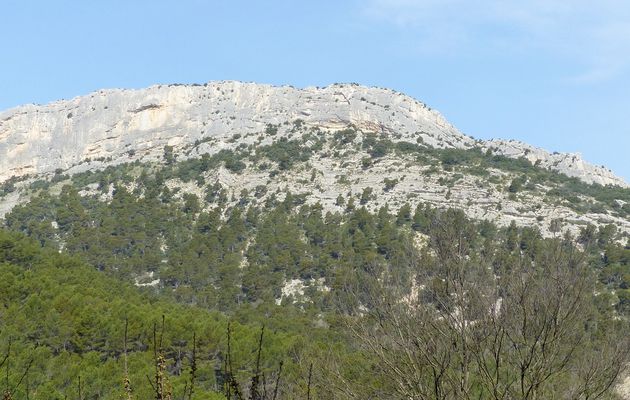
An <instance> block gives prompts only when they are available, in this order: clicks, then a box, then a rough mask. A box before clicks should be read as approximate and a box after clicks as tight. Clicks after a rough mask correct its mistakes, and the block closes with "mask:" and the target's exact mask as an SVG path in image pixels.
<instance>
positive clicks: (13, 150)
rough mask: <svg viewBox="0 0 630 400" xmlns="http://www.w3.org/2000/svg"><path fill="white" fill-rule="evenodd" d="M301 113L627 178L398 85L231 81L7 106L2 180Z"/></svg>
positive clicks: (1, 133) (590, 175) (393, 135)
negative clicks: (472, 122) (506, 135)
mask: <svg viewBox="0 0 630 400" xmlns="http://www.w3.org/2000/svg"><path fill="white" fill-rule="evenodd" d="M295 120H299V121H303V123H304V124H305V126H307V127H317V128H319V129H321V130H323V131H335V130H339V129H344V128H346V127H348V126H352V127H355V128H356V129H359V130H361V131H364V132H374V133H379V134H385V135H386V136H387V137H388V138H389V139H390V140H392V141H410V142H413V143H416V142H417V141H418V140H422V142H423V143H424V144H426V145H429V146H432V147H434V148H460V149H461V148H465V149H469V148H474V147H479V148H482V149H484V151H485V150H488V149H491V150H492V151H493V152H495V153H496V154H503V155H506V156H508V157H513V158H518V157H525V158H527V159H528V160H530V161H531V162H532V163H537V164H538V165H540V166H542V167H544V168H550V169H553V170H556V171H559V172H561V173H564V174H566V175H568V176H572V177H577V178H579V179H581V180H583V181H584V182H587V183H598V184H601V185H619V186H624V187H627V186H628V185H627V183H626V182H625V181H624V180H623V179H622V178H620V177H617V176H615V175H614V174H613V173H612V172H611V171H609V170H607V169H605V168H603V167H598V166H593V165H591V164H589V163H587V162H585V161H584V160H582V158H581V157H580V156H579V155H577V154H558V153H554V154H550V153H548V152H546V151H545V150H542V149H538V148H535V147H532V146H529V145H526V144H524V143H520V142H515V141H503V140H492V141H487V142H486V141H477V140H474V139H473V138H471V137H469V136H466V135H464V134H462V133H461V132H459V131H458V130H457V129H456V128H455V127H454V126H453V125H451V124H450V123H449V122H448V121H447V120H446V119H445V118H444V117H442V115H440V114H439V113H438V112H437V111H435V110H432V109H431V108H429V107H428V106H427V105H426V104H424V103H422V102H419V101H417V100H415V99H413V98H411V97H409V96H406V95H404V94H401V93H398V92H395V91H393V90H388V89H381V88H370V87H365V86H360V85H357V84H334V85H330V86H327V87H324V88H316V87H308V88H304V89H296V88H293V87H290V86H281V87H276V86H271V85H263V84H256V83H242V82H233V81H227V82H226V81H222V82H210V83H207V84H203V85H158V86H152V87H149V88H147V89H141V90H119V89H114V90H101V91H98V92H95V93H92V94H89V95H87V96H81V97H76V98H74V99H72V100H67V101H66V100H62V101H57V102H54V103H50V104H47V105H25V106H21V107H16V108H13V109H10V110H7V111H4V112H1V113H0V182H2V181H5V180H7V179H9V178H10V177H14V176H15V177H20V176H24V175H27V174H29V175H45V174H48V173H52V172H54V171H55V170H58V169H62V170H64V171H65V170H69V171H70V172H77V171H83V170H87V169H90V168H100V167H102V166H103V165H106V164H118V163H122V162H130V161H134V160H137V159H140V160H147V159H156V158H158V157H159V156H160V155H161V154H162V151H163V148H164V146H165V145H168V146H172V147H173V148H174V151H175V152H177V151H178V150H179V149H184V148H189V147H190V146H191V145H193V144H194V143H195V142H198V141H207V140H209V139H214V140H217V141H218V142H217V143H216V144H215V145H213V146H210V147H207V146H204V147H202V148H201V149H195V150H196V151H193V154H194V153H201V152H216V151H219V150H220V149H222V148H226V147H230V146H229V145H228V144H227V141H228V140H229V139H230V138H232V137H233V136H234V135H242V136H247V135H251V134H256V133H260V132H262V131H264V130H265V129H266V127H267V126H269V125H282V124H283V123H287V122H293V121H295ZM250 142H251V140H250Z"/></svg>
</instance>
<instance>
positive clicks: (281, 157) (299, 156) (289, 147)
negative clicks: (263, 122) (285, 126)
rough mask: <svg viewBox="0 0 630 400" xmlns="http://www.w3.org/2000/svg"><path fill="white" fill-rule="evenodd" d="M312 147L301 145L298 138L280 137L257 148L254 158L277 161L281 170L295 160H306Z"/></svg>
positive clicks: (288, 167)
mask: <svg viewBox="0 0 630 400" xmlns="http://www.w3.org/2000/svg"><path fill="white" fill-rule="evenodd" d="M311 154H312V149H311V148H310V147H308V146H305V145H303V144H302V143H301V142H300V141H298V140H288V139H286V138H284V137H283V138H280V139H278V140H277V141H275V142H274V143H273V144H270V145H267V146H262V147H259V148H257V150H256V157H255V159H259V158H262V157H264V158H267V159H269V160H270V161H272V162H276V163H278V169H279V170H281V171H284V170H288V169H290V168H291V167H292V166H293V164H295V163H297V162H305V161H308V160H309V158H310V157H311Z"/></svg>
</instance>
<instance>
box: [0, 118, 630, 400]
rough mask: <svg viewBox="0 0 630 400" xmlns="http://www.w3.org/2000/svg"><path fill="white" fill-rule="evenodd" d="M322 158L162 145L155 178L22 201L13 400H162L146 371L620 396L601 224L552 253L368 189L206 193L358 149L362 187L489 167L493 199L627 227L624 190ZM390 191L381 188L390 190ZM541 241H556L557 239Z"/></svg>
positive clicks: (498, 165)
mask: <svg viewBox="0 0 630 400" xmlns="http://www.w3.org/2000/svg"><path fill="white" fill-rule="evenodd" d="M293 129H294V130H298V129H303V123H302V122H299V121H296V122H294V124H293ZM268 131H269V132H267V133H268V134H269V135H277V134H278V127H276V126H270V127H268ZM358 138H361V139H362V140H361V141H359V140H358ZM328 140H329V142H326V139H325V137H324V135H317V134H316V133H315V132H310V133H307V134H304V135H303V136H302V138H300V140H295V139H293V140H292V139H290V138H285V137H281V138H278V139H277V140H276V141H275V142H273V143H272V144H270V145H266V146H259V147H257V148H255V149H254V148H253V147H249V148H248V147H247V146H245V145H243V146H239V147H237V148H236V149H235V150H221V151H219V152H218V153H216V154H214V155H203V156H201V157H200V158H192V159H188V160H177V158H176V156H175V154H173V153H172V151H170V152H169V150H168V148H165V154H164V157H165V165H156V164H142V163H139V162H135V163H130V164H125V165H119V166H116V167H108V168H106V169H104V170H102V171H97V172H86V173H82V174H77V175H74V176H72V177H67V176H65V175H63V174H62V173H61V172H62V171H60V173H59V174H56V175H55V178H54V179H52V180H51V181H38V182H35V183H33V184H32V185H31V186H30V188H29V190H30V194H32V198H31V200H30V201H29V202H27V203H25V204H22V205H18V206H16V207H15V208H14V209H13V210H12V211H11V212H10V213H9V214H7V215H6V216H5V218H4V220H3V221H2V223H3V225H4V229H3V230H0V276H2V281H1V282H0V304H1V306H0V361H1V360H2V357H3V356H2V354H3V353H4V354H7V353H5V352H8V349H9V343H11V351H10V352H8V353H9V356H10V357H8V358H7V360H10V362H9V363H8V364H3V365H2V366H1V367H0V368H1V370H0V372H1V373H5V372H8V373H9V385H8V389H11V392H12V396H13V398H20V399H22V398H25V396H26V391H27V390H29V398H31V399H37V400H39V399H61V398H65V397H68V398H79V397H80V398H86V399H87V398H90V399H97V398H103V399H109V398H121V397H122V396H125V395H126V392H125V385H124V383H123V382H124V379H125V377H128V379H129V383H130V387H131V388H132V389H133V394H132V395H133V398H136V399H150V398H156V399H157V398H163V399H165V398H168V396H162V397H159V396H160V395H158V394H156V390H155V388H152V387H151V384H149V382H148V381H147V379H146V376H147V375H148V376H149V377H151V378H150V380H151V382H153V384H154V385H157V384H158V381H157V380H154V378H153V376H154V374H156V371H158V373H159V374H160V376H162V377H163V378H160V379H163V381H160V382H162V383H163V384H164V385H165V387H167V386H168V387H169V389H168V391H170V392H169V393H172V398H182V399H195V398H197V399H202V398H203V399H223V398H226V395H227V398H230V399H232V398H234V399H237V398H250V397H251V398H258V399H268V398H272V397H270V393H273V391H274V385H275V383H276V382H278V377H281V379H280V381H279V382H280V384H279V389H278V390H279V392H278V397H277V398H278V399H293V398H305V393H307V392H310V393H311V398H313V399H315V398H316V399H338V398H362V399H363V398H366V399H367V398H414V399H432V398H442V399H462V398H464V399H465V398H471V399H472V398H519V399H534V398H575V399H586V398H597V395H598V393H599V391H601V393H602V394H603V395H605V396H608V397H602V398H614V397H612V394H611V392H610V390H609V389H610V384H611V383H612V382H614V380H615V378H616V377H617V374H618V373H619V372H621V371H622V369H623V365H624V364H623V363H624V362H626V361H627V360H628V353H627V350H628V349H630V346H628V343H627V338H624V337H623V334H620V332H621V333H623V332H624V329H627V327H628V326H627V322H628V318H630V242H629V243H628V244H627V245H625V246H624V245H620V244H619V243H620V239H621V236H620V235H619V232H617V229H616V227H615V226H614V225H608V226H601V227H596V226H593V225H585V226H584V227H583V229H582V231H581V232H580V234H579V235H578V237H576V238H572V237H569V236H567V237H564V238H562V239H559V238H558V239H553V240H551V239H543V237H542V235H541V233H540V232H538V231H537V230H536V229H534V228H519V227H517V226H516V225H514V224H513V225H511V226H509V227H506V228H499V227H497V226H495V225H493V224H492V223H490V222H487V221H485V222H475V221H471V220H468V219H467V218H466V217H465V215H464V214H463V213H462V212H461V211H456V210H438V209H435V208H433V207H431V206H429V205H427V204H423V203H419V202H414V201H413V198H411V197H410V198H408V199H406V200H405V201H409V202H408V203H404V204H402V205H400V204H399V205H398V207H397V210H396V211H395V212H392V211H390V209H389V208H388V207H387V206H383V207H381V208H380V209H374V210H373V211H370V210H368V208H367V207H368V206H370V205H372V204H374V202H373V201H372V200H373V199H374V196H375V191H379V189H378V188H376V187H375V188H371V187H365V188H363V190H362V191H361V192H355V193H352V192H349V193H347V194H346V195H341V194H339V196H338V197H337V199H336V203H335V204H336V206H334V207H333V209H334V212H333V211H327V210H326V209H324V207H323V206H322V205H321V204H319V203H315V204H313V203H311V202H308V201H307V200H308V198H309V197H308V195H307V194H306V193H300V194H295V193H290V192H287V191H281V190H278V191H275V192H274V191H273V189H271V190H270V189H269V187H267V186H266V185H265V184H264V182H261V183H260V184H259V185H258V186H256V187H255V188H253V189H250V190H243V191H242V192H241V193H240V194H239V193H231V192H229V191H228V188H226V187H224V186H223V185H222V184H221V182H219V181H215V180H214V179H213V178H212V179H213V181H210V182H207V180H209V177H212V176H213V175H212V174H211V172H212V171H215V170H216V169H217V168H226V169H227V170H228V171H230V172H231V173H234V174H239V173H242V172H243V171H244V170H246V169H248V168H251V169H258V170H267V171H268V172H269V173H270V176H271V175H273V174H278V173H280V172H281V171H288V172H290V171H292V169H294V168H296V167H297V168H301V167H302V165H300V164H302V163H305V164H304V165H303V166H304V168H301V170H302V171H305V173H307V174H308V173H310V174H311V181H313V180H315V178H316V176H317V175H316V173H315V170H311V166H310V165H308V164H306V163H307V162H309V161H311V160H312V158H313V157H320V156H321V157H324V155H323V154H324V153H325V152H326V151H330V153H331V154H332V153H333V151H332V150H331V149H334V150H335V151H337V152H338V153H339V155H340V157H343V154H345V153H344V151H346V149H348V151H350V150H357V151H359V147H360V148H361V149H362V150H363V151H365V153H367V155H368V156H367V157H364V158H363V159H362V161H361V162H362V165H363V167H364V168H369V167H371V166H372V165H374V164H375V163H378V162H381V160H382V158H383V157H385V156H387V155H388V154H397V155H400V156H403V157H405V158H406V161H409V160H413V161H409V162H417V163H419V164H421V165H434V167H435V168H437V169H436V172H439V170H440V169H445V170H448V171H450V172H452V173H450V174H449V177H448V178H443V179H441V180H440V183H441V184H443V185H444V186H445V187H446V188H450V187H452V186H453V185H455V184H456V183H457V181H458V180H460V179H462V177H463V175H464V174H474V175H476V176H479V177H480V178H479V179H482V178H484V177H486V178H488V179H490V173H491V172H490V171H491V170H495V169H496V170H499V171H505V172H509V173H510V174H509V179H504V180H501V181H497V182H495V183H497V185H500V188H501V189H500V190H504V191H506V192H508V193H510V194H512V195H515V196H516V195H518V196H520V195H521V193H523V192H527V191H530V190H535V189H536V188H538V187H540V186H545V187H548V188H551V191H550V192H549V194H548V198H549V199H551V200H554V201H556V200H557V201H563V202H566V203H567V204H569V205H571V207H574V208H575V209H577V210H585V209H588V210H591V211H593V210H597V211H598V212H610V213H615V214H617V215H621V216H623V215H628V210H627V208H628V207H627V205H628V204H630V191H628V190H626V189H620V188H613V187H601V186H597V185H586V184H584V183H581V182H579V181H577V180H575V179H572V178H568V177H565V176H562V175H559V174H556V173H553V172H550V171H547V170H544V169H541V168H539V167H537V166H534V165H531V163H529V162H528V161H527V160H524V159H520V160H512V159H507V158H505V157H501V156H494V155H492V154H491V153H483V152H481V151H479V150H457V149H446V150H444V149H442V150H441V149H431V148H427V147H425V146H423V145H422V144H421V142H420V143H419V144H414V143H407V142H399V143H395V142H391V141H388V140H384V139H382V138H381V137H379V136H377V135H367V134H363V135H362V136H359V133H358V132H357V131H356V130H354V129H347V130H343V131H339V132H337V133H335V134H334V135H333V137H332V139H330V138H329V139H328ZM355 144H356V147H355ZM324 146H326V148H325V150H324V151H320V150H322V149H323V148H324ZM365 153H363V154H360V155H359V157H362V156H365V155H366V154H365ZM359 157H357V158H356V159H357V160H358V159H360V158H359ZM169 160H170V161H169ZM366 160H367V161H366ZM343 165H345V164H343ZM338 181H339V183H346V184H350V181H349V180H348V178H347V176H346V175H340V176H339V177H338ZM167 182H168V185H167ZM181 182H184V183H188V182H194V183H195V184H196V185H197V188H194V189H193V190H192V192H186V191H184V190H182V189H181V188H180V187H178V185H179V184H180V183H181ZM304 182H308V180H307V179H305V180H304ZM355 183H356V182H354V181H353V183H352V184H355ZM398 183H399V181H398V179H393V178H391V177H383V181H382V185H383V186H382V189H383V190H384V191H391V190H393V189H394V188H395V187H396V185H397V184H398ZM181 186H183V187H190V185H181ZM7 187H9V186H7ZM446 188H445V189H444V190H446ZM9 189H10V187H9ZM193 192H194V193H193ZM588 199H591V200H588ZM618 200H621V201H618ZM624 201H628V203H624ZM622 204H624V205H623V206H622ZM552 225H553V229H552V230H553V232H556V233H558V232H560V231H561V226H562V221H559V220H558V221H552ZM517 278H519V279H521V280H519V279H517ZM134 283H135V284H136V285H134ZM519 285H523V286H519ZM576 288H579V289H580V291H577V292H576ZM519 296H520V297H519ZM519 298H520V299H522V300H523V302H522V303H519V302H518V301H516V300H515V299H519ZM554 302H555V303H554ZM498 303H500V304H502V306H501V307H506V308H505V309H508V310H510V313H506V312H502V310H503V309H501V308H500V307H499V308H500V309H498V310H497V309H495V308H493V307H497V306H496V305H497V304H498ZM574 305H579V307H574ZM519 307H520V308H519ZM490 310H492V311H490ZM532 310H537V312H535V313H534V312H532ZM554 310H556V311H554ZM558 310H570V318H568V317H567V315H568V314H566V315H560V314H558ZM567 312H569V311H567ZM162 316H164V329H163V330H162V328H161V324H162ZM462 318H463V319H462ZM524 319H525V320H527V321H530V322H528V323H531V324H532V325H528V326H527V327H525V326H520V325H519V323H520V322H522V321H523V320H524ZM125 321H128V324H129V325H128V332H127V336H128V338H127V340H125V336H126V335H125V325H126V324H125ZM228 323H229V324H230V327H231V328H230V334H229V335H228V333H227V332H228ZM554 324H557V326H556V325H554ZM263 325H264V326H265V328H264V335H263V336H262V337H263V339H262V340H261V333H262V332H261V327H262V326H263ZM154 326H155V327H156V328H154ZM392 332H397V335H398V336H397V337H393V336H392ZM445 332H446V334H445ZM540 332H543V333H544V335H543V336H544V337H545V338H552V341H544V340H542V341H541V340H539V339H540V337H541V336H538V338H537V333H540ZM154 335H155V338H154ZM545 335H547V336H545ZM228 336H229V340H230V345H229V349H228ZM158 337H162V340H161V341H162V345H161V346H160V345H159V344H158V343H159V341H160V340H158V339H157V338H158ZM194 338H196V339H194ZM499 338H500V340H501V342H500V344H498V345H497V342H494V340H495V339H497V340H498V339H499ZM545 340H546V339H545ZM156 342H157V343H156ZM260 343H262V345H261V344H260ZM623 346H625V347H623ZM125 347H126V348H127V352H126V353H127V356H126V357H125V351H124V349H125ZM544 349H550V350H549V353H546V351H547V350H544ZM193 351H194V353H195V356H194V357H193ZM527 352H530V353H529V354H531V355H532V358H531V359H527V358H526V357H525V356H524V354H526V353H527ZM228 354H229V356H228ZM259 354H260V357H259V356H258V355H259ZM258 359H260V363H258V362H257V360H258ZM563 360H565V361H563ZM528 362H530V363H529V364H528ZM281 363H282V369H280V365H281ZM532 363H533V364H532ZM29 364H30V368H27V367H28V366H29ZM125 364H127V367H128V373H127V374H125V372H124V371H125ZM229 364H231V365H229ZM228 365H229V366H228ZM531 365H536V366H539V367H540V369H538V370H536V369H535V368H534V369H532V368H531ZM589 366H590V367H592V368H589ZM610 366H612V368H611V367H610ZM26 370H28V373H27V374H24V372H25V371H26ZM192 371H195V372H194V373H193V372H192ZM0 375H1V376H4V375H3V374H0ZM22 376H24V377H25V378H24V379H26V377H28V379H27V380H22V383H21V384H20V385H18V382H20V379H21V377H22ZM191 376H194V378H191ZM79 377H80V380H81V381H80V382H81V383H80V384H79ZM191 379H193V380H194V382H195V384H194V393H193V394H192V395H191V394H190V392H189V390H190V387H191V383H190V382H191ZM27 382H28V384H27ZM455 382H456V383H457V384H456V385H454V383H455ZM162 383H160V385H162ZM607 384H608V385H607ZM5 386H7V385H5ZM578 387H579V388H582V389H583V390H582V391H573V390H574V389H575V388H578ZM27 388H28V389H27ZM79 388H80V389H79ZM523 388H525V389H523ZM79 390H81V392H82V394H81V395H79V394H78V391H79ZM228 392H229V393H228ZM236 392H239V393H241V397H239V395H238V394H237V393H236ZM265 392H266V393H267V394H266V395H265V394H264V393H265ZM255 396H258V397H255ZM353 396H354V397H353ZM493 396H494V397H493ZM124 398H127V397H124Z"/></svg>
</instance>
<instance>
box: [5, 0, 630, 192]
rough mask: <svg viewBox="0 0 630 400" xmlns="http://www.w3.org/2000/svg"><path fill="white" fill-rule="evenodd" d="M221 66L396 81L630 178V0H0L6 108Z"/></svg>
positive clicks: (493, 133)
mask: <svg viewBox="0 0 630 400" xmlns="http://www.w3.org/2000/svg"><path fill="white" fill-rule="evenodd" d="M221 79H236V80H243V81H256V82H264V83H273V84H291V85H294V86H298V87H303V86H309V85H319V86H323V85H327V84H330V83H333V82H358V83H361V84H365V85H375V86H382V87H390V88H393V89H396V90H399V91H401V92H404V93H407V94H409V95H411V96H413V97H415V98H418V99H420V100H422V101H424V102H426V103H428V104H429V105H430V106H432V107H433V108H436V109H438V110H440V111H441V112H442V113H443V114H444V115H445V116H446V117H447V118H448V119H449V120H450V121H451V122H453V123H454V124H455V125H456V126H457V127H458V128H459V129H460V130H462V131H463V132H464V133H466V134H469V135H472V136H474V137H476V138H491V137H502V138H513V139H520V140H523V141H526V142H529V143H531V144H534V145H537V146H541V147H544V148H546V149H548V150H550V151H566V152H581V153H582V154H583V155H584V157H585V158H586V159H587V160H589V161H591V162H593V163H596V164H604V165H606V166H607V167H610V168H612V169H613V171H615V172H616V173H617V174H619V175H621V176H624V177H625V178H626V180H629V181H630V2H628V1H626V0H598V1H597V2H595V1H592V0H588V1H587V0H570V1H569V0H520V1H517V0H389V1H388V0H363V1H358V0H347V1H341V0H337V1H329V0H318V1H297V0H295V1H288V0H278V1H276V0H267V1H255V0H251V1H243V0H231V1H227V0H225V1H212V0H208V1H202V0H177V1H175V0H173V1H160V0H152V1H143V0H142V1H141V0H125V1H122V0H108V1H105V0H101V1H80V0H75V1H67V0H66V1H63V0H58V1H54V2H53V1H43V0H41V1H35V0H30V1H29V0H4V1H3V2H2V4H0V109H6V108H10V107H13V106H16V105H19V104H23V103H46V102H49V101H53V100H56V99H60V98H72V97H74V96H77V95H81V94H86V93H88V92H90V91H93V90H97V89H100V88H111V87H130V88H139V87H144V86H149V85H152V84H156V83H194V82H206V81H209V80H221Z"/></svg>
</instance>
